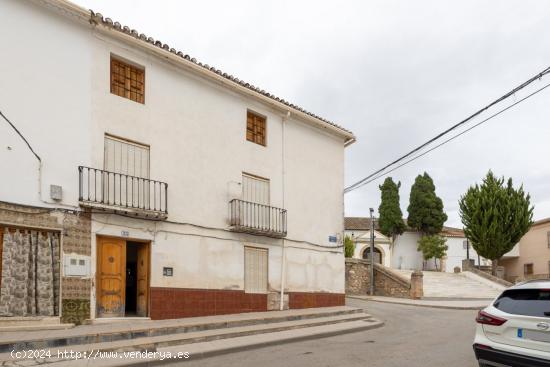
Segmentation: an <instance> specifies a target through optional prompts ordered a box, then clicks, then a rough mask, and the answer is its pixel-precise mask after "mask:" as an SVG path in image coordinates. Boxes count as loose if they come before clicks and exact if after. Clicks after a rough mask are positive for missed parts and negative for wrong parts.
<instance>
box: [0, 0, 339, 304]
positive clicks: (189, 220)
mask: <svg viewBox="0 0 550 367" xmlns="http://www.w3.org/2000/svg"><path fill="white" fill-rule="evenodd" d="M0 9H1V11H0V30H2V31H3V32H2V33H4V34H5V33H9V32H12V30H14V29H17V32H18V33H17V37H5V40H4V47H5V49H9V50H10V55H12V56H14V57H11V56H10V57H6V58H2V61H1V62H0V81H1V83H2V88H0V100H1V101H2V106H0V108H1V110H2V112H4V113H5V114H6V115H7V116H8V117H10V118H12V120H13V122H14V123H15V124H16V125H17V126H18V128H19V129H20V130H21V131H22V132H23V133H24V134H25V136H26V137H27V138H28V140H29V141H30V142H31V144H32V145H33V147H34V148H35V149H36V151H37V153H38V154H39V155H40V156H41V157H42V160H43V176H42V181H43V187H42V189H43V191H44V194H43V197H44V198H47V197H48V196H49V185H50V184H57V185H61V186H62V187H63V194H64V195H63V200H62V201H61V202H59V203H52V204H49V203H45V202H44V201H42V200H39V198H38V183H37V182H38V169H37V167H38V164H37V162H36V159H35V158H34V157H33V156H32V155H31V153H30V152H28V151H27V150H26V147H25V146H24V143H22V142H21V141H20V139H19V137H17V136H16V135H15V134H14V132H13V131H12V130H10V129H9V128H7V127H6V124H5V123H0V139H1V141H0V143H1V145H0V165H1V166H2V168H3V169H5V170H7V171H9V172H13V173H14V174H10V175H4V176H3V177H4V179H3V180H2V181H0V200H4V201H9V202H14V203H18V204H25V205H36V206H48V205H49V206H57V207H64V208H75V209H78V174H77V166H79V165H84V166H90V167H95V168H103V159H104V157H103V154H104V136H105V134H106V133H108V134H112V135H115V136H119V137H122V138H126V139H129V140H133V141H136V142H140V143H143V144H147V145H149V146H150V162H151V168H150V177H151V178H152V179H154V180H158V181H164V182H167V183H168V185H169V186H168V195H169V196H168V198H169V200H168V212H169V216H168V221H170V222H173V223H159V222H157V223H154V222H150V221H146V220H139V219H128V218H123V217H117V216H115V215H103V214H94V216H93V219H94V221H93V223H92V233H93V236H92V237H93V240H92V261H91V264H92V274H91V276H94V275H95V253H96V248H95V235H113V236H118V237H120V236H121V233H122V232H123V231H125V232H129V233H130V234H129V238H135V239H147V240H151V241H152V254H151V259H152V269H151V286H162V287H181V288H185V287H190V288H216V289H242V288H243V277H244V269H243V261H244V255H243V247H244V246H245V245H254V246H260V247H266V248H268V249H269V285H270V287H271V288H272V289H274V290H278V289H280V286H281V284H280V278H281V262H280V259H281V246H282V243H283V240H281V239H271V238H266V237H263V236H250V235H244V234H236V233H233V232H229V231H227V228H228V224H229V223H228V202H229V200H230V199H232V198H238V197H239V196H240V192H241V188H240V181H241V177H242V173H243V172H247V173H251V174H254V175H258V176H261V177H265V178H268V179H269V180H270V196H271V198H270V199H271V205H272V206H276V207H281V208H286V209H287V210H288V218H287V219H288V236H287V239H286V240H285V244H286V246H288V249H287V250H286V257H285V258H286V259H287V260H288V264H287V272H286V278H285V282H286V285H285V289H286V290H290V291H312V292H313V291H327V292H337V293H343V292H344V257H343V252H342V248H341V247H334V245H335V244H334V243H331V242H329V240H328V238H329V236H330V235H332V236H334V235H337V234H341V233H342V232H343V195H342V192H343V187H344V171H343V170H344V138H343V137H337V136H335V135H333V134H329V133H327V132H326V131H324V130H323V129H320V128H318V127H312V126H310V125H309V124H308V123H306V122H305V121H303V120H301V118H299V117H296V115H294V114H292V113H291V115H290V118H289V119H288V120H286V122H283V121H284V117H285V116H286V111H281V110H276V109H274V108H273V107H270V106H268V105H266V104H264V103H263V102H260V101H258V100H256V99H254V98H251V97H249V96H245V95H244V94H241V93H239V92H237V91H234V90H231V89H228V88H226V87H222V86H221V85H220V84H219V83H215V82H212V81H209V80H206V79H205V78H204V77H202V76H197V75H196V74H195V73H192V72H190V71H187V70H184V69H182V68H181V67H180V66H176V65H175V64H173V63H170V62H168V61H166V60H162V59H160V58H159V57H157V56H154V55H153V54H151V53H150V52H146V51H143V50H140V49H138V48H136V47H134V46H131V45H129V44H127V43H123V42H122V41H120V40H119V39H117V38H113V37H111V36H110V35H109V34H107V33H104V32H102V31H99V30H97V29H96V30H93V29H92V28H91V26H90V25H89V24H88V23H85V22H84V23H78V22H76V21H72V20H69V19H67V18H65V17H62V16H59V15H57V14H56V13H55V12H53V11H50V10H47V9H44V8H42V7H39V6H35V5H33V4H31V3H28V2H24V1H15V0H5V1H2V3H1V4H0ZM37 29H40V32H37V31H36V30H37ZM111 55H116V56H118V57H122V58H124V59H127V60H129V61H131V62H133V63H135V64H138V65H140V66H142V67H144V68H145V79H146V82H145V86H146V87H145V88H146V89H145V104H139V103H136V102H133V101H130V100H128V99H125V98H121V97H118V96H116V95H113V94H111V93H110V89H109V75H110V74H109V68H110V57H111ZM15 56H16V57H15ZM247 109H250V110H253V111H254V112H257V113H260V114H262V115H264V116H266V117H267V146H266V147H263V146H260V145H257V144H254V143H250V142H247V141H246V138H245V132H246V113H247ZM8 147H10V148H11V149H8ZM46 201H49V200H46ZM176 223H186V224H176ZM163 266H174V276H173V277H172V278H166V277H163V276H162V267H163ZM93 292H94V290H92V293H93ZM92 297H93V294H92ZM94 308H95V307H94V305H93V303H92V309H94Z"/></svg>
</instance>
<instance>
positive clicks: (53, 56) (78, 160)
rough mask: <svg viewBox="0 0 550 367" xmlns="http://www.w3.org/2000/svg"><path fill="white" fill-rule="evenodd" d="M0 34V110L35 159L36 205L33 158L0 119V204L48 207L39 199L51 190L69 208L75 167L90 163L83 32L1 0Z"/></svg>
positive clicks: (86, 35) (87, 45) (87, 53)
mask: <svg viewBox="0 0 550 367" xmlns="http://www.w3.org/2000/svg"><path fill="white" fill-rule="evenodd" d="M0 33H1V34H3V35H4V37H3V38H4V40H3V41H2V48H3V50H4V51H5V52H3V54H2V57H1V60H0V111H2V113H4V114H5V115H6V117H8V118H9V119H10V120H11V121H12V123H13V124H14V125H15V126H16V127H17V128H18V129H19V131H20V132H21V133H22V134H23V135H24V136H25V137H26V139H27V140H28V141H29V143H30V144H31V146H32V147H33V148H34V150H35V151H36V153H37V154H38V155H39V156H40V157H41V158H42V177H41V178H42V187H41V188H42V199H40V197H39V195H38V191H39V186H38V180H39V171H38V167H39V164H38V160H37V159H36V158H35V157H34V156H33V154H32V153H31V152H30V151H29V149H28V148H27V146H26V144H25V143H24V142H23V140H22V139H21V138H20V137H19V136H18V135H17V134H16V133H15V131H13V129H12V128H11V127H10V126H9V125H8V124H7V123H6V122H5V121H4V120H3V119H1V118H0V167H2V171H3V172H4V174H2V180H0V200H4V201H9V202H14V203H20V204H27V205H36V206H52V205H51V204H49V203H45V202H44V201H47V202H51V200H50V185H51V184H55V185H61V186H62V187H63V202H62V204H63V205H65V206H70V207H76V206H77V205H78V172H77V166H78V165H80V164H89V162H90V157H91V154H90V152H91V150H90V149H91V148H90V141H89V138H88V136H89V131H90V124H91V113H90V112H91V105H90V98H91V87H90V86H91V77H92V76H91V50H92V48H91V37H90V30H89V29H86V28H83V27H82V26H80V25H79V24H77V23H76V22H74V21H72V20H69V19H67V18H65V17H62V16H59V15H56V14H55V13H53V12H51V11H48V10H46V9H43V8H41V7H38V6H36V5H33V4H32V3H31V2H28V1H15V0H3V1H2V2H1V3H0ZM7 172H9V174H7ZM54 205H56V206H59V204H58V203H56V204H54Z"/></svg>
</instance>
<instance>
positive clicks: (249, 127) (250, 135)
mask: <svg viewBox="0 0 550 367" xmlns="http://www.w3.org/2000/svg"><path fill="white" fill-rule="evenodd" d="M265 128H266V118H265V117H264V116H260V115H258V114H255V113H254V112H250V111H248V112H247V114H246V140H248V141H251V142H253V143H256V144H260V145H263V146H265V145H266V141H265V135H266V134H265Z"/></svg>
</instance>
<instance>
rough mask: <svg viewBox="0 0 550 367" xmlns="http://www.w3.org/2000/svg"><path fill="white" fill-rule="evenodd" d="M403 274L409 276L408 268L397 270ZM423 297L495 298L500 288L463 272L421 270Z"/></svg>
mask: <svg viewBox="0 0 550 367" xmlns="http://www.w3.org/2000/svg"><path fill="white" fill-rule="evenodd" d="M397 271H398V272H400V273H401V274H403V275H405V276H410V273H411V272H412V271H410V270H397ZM423 274H424V277H423V290H424V297H427V298H466V299H486V298H495V297H496V296H498V295H499V294H500V293H501V292H502V290H501V289H499V288H498V287H495V286H491V285H490V284H487V283H486V282H483V281H479V279H475V278H474V277H468V276H466V275H465V274H464V273H458V274H455V273H445V272H435V271H424V272H423Z"/></svg>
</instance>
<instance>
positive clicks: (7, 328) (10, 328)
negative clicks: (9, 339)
mask: <svg viewBox="0 0 550 367" xmlns="http://www.w3.org/2000/svg"><path fill="white" fill-rule="evenodd" d="M73 327H74V324H37V325H12V326H0V334H2V333H4V332H5V333H7V332H27V331H42V330H66V329H71V328H73Z"/></svg>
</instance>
